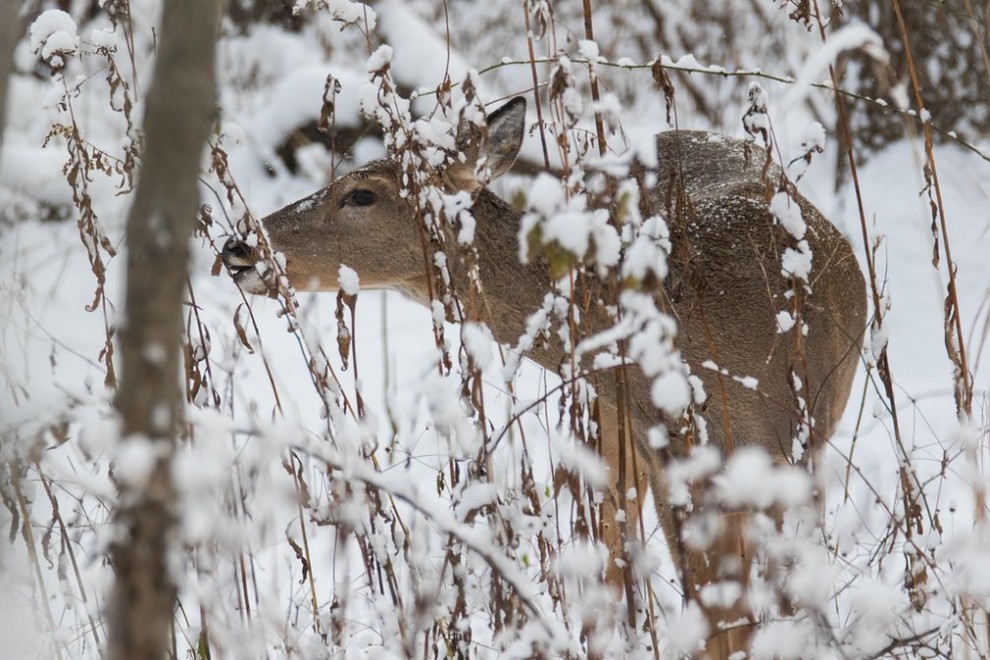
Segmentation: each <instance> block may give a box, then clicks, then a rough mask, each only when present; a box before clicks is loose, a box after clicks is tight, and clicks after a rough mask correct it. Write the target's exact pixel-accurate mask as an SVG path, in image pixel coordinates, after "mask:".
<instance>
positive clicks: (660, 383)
mask: <svg viewBox="0 0 990 660" xmlns="http://www.w3.org/2000/svg"><path fill="white" fill-rule="evenodd" d="M650 397H651V398H652V400H653V405H655V406H656V407H657V408H659V409H660V410H662V411H664V412H665V413H667V414H668V415H670V416H671V417H673V418H675V419H676V418H677V417H680V416H681V415H682V414H683V413H684V410H685V408H687V407H688V404H690V403H691V387H690V386H689V385H688V381H687V378H685V377H684V375H683V374H680V373H678V372H676V371H668V372H667V373H665V374H663V375H661V376H659V377H658V378H657V379H656V380H654V381H653V387H652V389H651V390H650Z"/></svg>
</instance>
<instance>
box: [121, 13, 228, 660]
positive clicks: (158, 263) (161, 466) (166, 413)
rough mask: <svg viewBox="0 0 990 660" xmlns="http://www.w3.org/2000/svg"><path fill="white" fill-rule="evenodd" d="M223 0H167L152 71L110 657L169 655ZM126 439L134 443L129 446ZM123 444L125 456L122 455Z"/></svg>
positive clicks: (131, 283) (134, 253)
mask: <svg viewBox="0 0 990 660" xmlns="http://www.w3.org/2000/svg"><path fill="white" fill-rule="evenodd" d="M219 11H220V9H219V5H218V0H169V2H166V3H164V8H163V15H162V28H161V33H160V34H161V35H162V36H161V41H160V48H159V51H158V59H157V61H156V63H155V77H154V82H153V83H152V87H151V89H150V91H149V93H148V97H147V109H146V112H145V119H144V130H145V138H146V141H145V144H146V150H145V153H144V158H143V166H142V168H141V174H140V182H139V184H138V188H137V192H136V193H135V200H134V206H133V207H132V209H131V213H130V216H129V217H128V221H127V239H128V254H127V295H126V312H125V321H124V324H123V327H122V328H121V332H120V348H121V353H122V358H123V364H124V370H123V378H122V380H121V384H120V388H119V389H118V393H117V399H116V403H117V407H118V409H119V411H120V415H121V419H122V423H123V429H122V430H123V434H124V438H123V440H122V442H123V443H124V446H122V450H124V453H123V455H128V456H135V455H138V456H140V455H141V454H142V452H145V451H152V452H154V456H155V460H154V462H153V466H152V467H151V468H150V470H149V471H147V472H146V473H144V474H141V473H140V472H141V471H139V470H137V469H136V468H135V465H134V462H133V461H131V462H129V464H126V465H125V463H124V462H123V461H118V464H117V468H116V475H117V480H118V486H119V488H120V503H119V508H118V511H117V517H116V520H117V525H118V528H119V541H118V542H117V543H116V544H115V546H114V548H113V560H114V565H115V568H116V572H117V580H116V583H115V585H114V588H113V593H112V595H111V602H110V611H109V621H110V626H111V628H110V643H109V649H108V650H109V653H108V655H109V657H110V658H111V660H123V659H124V658H128V659H130V658H148V659H152V658H164V657H166V656H167V654H168V651H167V649H168V630H169V626H170V622H171V619H172V612H173V609H174V607H175V598H176V586H175V583H174V580H173V576H172V574H171V570H170V569H171V568H172V567H171V566H170V565H169V552H170V550H172V551H176V552H177V551H178V548H177V547H175V546H176V543H175V538H174V534H175V532H174V530H175V519H176V512H175V511H174V508H173V507H174V504H173V502H174V497H173V485H172V479H171V474H170V463H171V456H172V453H173V448H174V446H175V443H176V439H177V437H178V436H179V433H180V429H181V419H182V402H183V394H182V390H181V387H180V359H181V354H180V349H181V342H182V309H183V301H184V297H185V281H186V276H187V270H188V260H189V237H190V235H191V233H192V229H193V226H194V224H195V218H196V210H197V207H198V205H199V193H198V188H197V176H198V174H199V171H200V163H201V157H202V154H203V146H204V144H205V142H206V138H207V136H208V134H209V130H210V127H211V124H212V122H213V118H214V115H215V106H216V103H215V98H216V81H215V63H214V53H215V47H216V37H217V32H218V25H219ZM128 445H129V446H128ZM128 450H130V451H128Z"/></svg>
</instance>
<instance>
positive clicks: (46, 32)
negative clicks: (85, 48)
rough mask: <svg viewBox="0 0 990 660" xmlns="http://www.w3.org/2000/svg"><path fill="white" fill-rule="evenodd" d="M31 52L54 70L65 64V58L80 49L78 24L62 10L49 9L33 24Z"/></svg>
mask: <svg viewBox="0 0 990 660" xmlns="http://www.w3.org/2000/svg"><path fill="white" fill-rule="evenodd" d="M30 34H31V52H32V53H37V54H39V55H41V58H42V59H43V60H45V61H46V62H48V63H49V64H50V65H51V66H52V67H53V68H56V69H59V68H61V67H62V65H63V64H64V57H65V56H67V55H71V54H73V53H74V52H76V50H77V49H78V48H79V34H78V33H77V32H76V22H75V21H74V20H72V17H71V16H70V15H69V14H67V13H66V12H64V11H62V10H61V9H48V10H46V11H44V12H42V13H41V14H40V15H39V16H38V18H36V19H34V22H33V23H31V30H30Z"/></svg>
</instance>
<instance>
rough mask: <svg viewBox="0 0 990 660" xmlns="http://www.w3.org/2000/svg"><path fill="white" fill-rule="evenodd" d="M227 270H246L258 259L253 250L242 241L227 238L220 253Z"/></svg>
mask: <svg viewBox="0 0 990 660" xmlns="http://www.w3.org/2000/svg"><path fill="white" fill-rule="evenodd" d="M220 255H221V257H223V262H224V263H225V264H226V265H227V267H228V268H247V267H250V266H253V265H254V264H255V262H257V261H258V259H257V258H256V256H255V252H254V249H253V248H252V247H251V246H249V245H248V244H247V243H245V242H244V241H242V240H239V239H236V238H228V239H227V242H226V243H224V244H223V252H221V253H220Z"/></svg>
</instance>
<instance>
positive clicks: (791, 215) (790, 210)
mask: <svg viewBox="0 0 990 660" xmlns="http://www.w3.org/2000/svg"><path fill="white" fill-rule="evenodd" d="M770 212H771V213H773V217H774V218H776V219H777V222H779V223H780V224H781V225H783V226H784V229H786V230H787V233H788V234H790V235H791V236H793V237H794V238H795V239H796V240H798V241H800V240H802V239H803V238H804V234H805V232H807V231H808V225H807V224H806V223H805V221H804V218H802V217H801V207H799V206H798V205H797V202H795V201H794V200H793V199H791V196H790V195H789V194H787V193H786V192H778V193H776V194H774V196H773V197H772V198H771V199H770Z"/></svg>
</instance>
